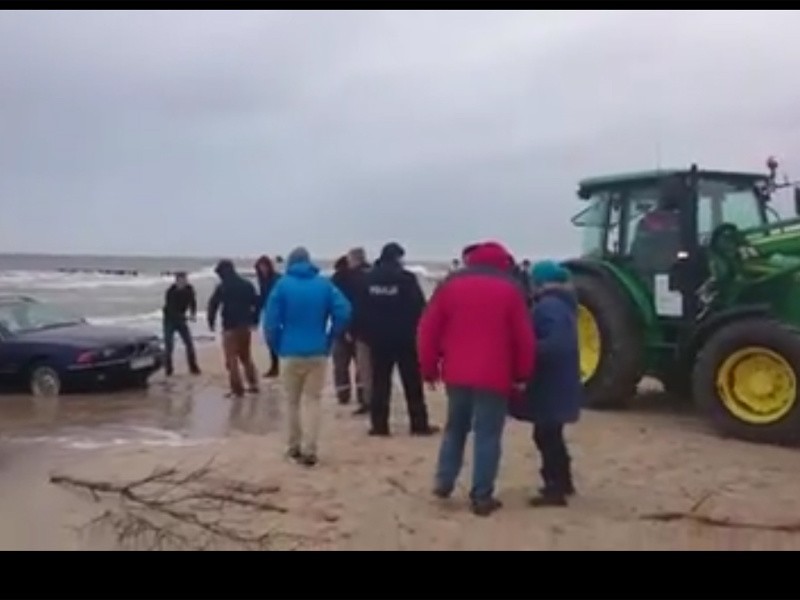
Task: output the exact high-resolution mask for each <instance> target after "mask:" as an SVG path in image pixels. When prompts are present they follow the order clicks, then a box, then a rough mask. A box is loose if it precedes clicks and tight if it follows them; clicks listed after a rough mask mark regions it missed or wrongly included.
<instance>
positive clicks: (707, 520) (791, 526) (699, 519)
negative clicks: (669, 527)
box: [639, 492, 800, 533]
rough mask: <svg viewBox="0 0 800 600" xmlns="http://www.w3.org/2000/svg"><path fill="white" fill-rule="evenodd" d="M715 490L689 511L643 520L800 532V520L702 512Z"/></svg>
mask: <svg viewBox="0 0 800 600" xmlns="http://www.w3.org/2000/svg"><path fill="white" fill-rule="evenodd" d="M714 494H715V492H708V493H707V494H705V495H704V496H702V497H701V498H700V499H699V500H698V501H697V502H695V503H694V504H693V505H692V507H691V508H690V509H689V510H687V511H666V512H656V513H648V514H644V515H641V516H640V517H639V518H640V519H641V520H643V521H660V522H662V523H670V522H674V521H690V522H693V523H697V524H699V525H705V526H707V527H717V528H725V529H748V530H751V531H776V532H781V533H798V532H800V521H795V522H791V523H758V522H755V521H738V520H736V519H734V518H732V517H712V516H710V515H707V514H703V513H702V512H700V509H701V507H702V506H703V505H704V504H705V503H706V502H707V501H708V500H709V499H710V498H711V497H713V496H714Z"/></svg>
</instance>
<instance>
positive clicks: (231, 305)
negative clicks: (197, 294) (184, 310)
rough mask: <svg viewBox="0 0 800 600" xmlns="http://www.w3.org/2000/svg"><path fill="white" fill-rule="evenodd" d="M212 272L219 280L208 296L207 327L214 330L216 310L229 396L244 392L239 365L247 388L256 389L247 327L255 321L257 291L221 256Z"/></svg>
mask: <svg viewBox="0 0 800 600" xmlns="http://www.w3.org/2000/svg"><path fill="white" fill-rule="evenodd" d="M214 272H215V273H216V274H217V275H218V276H219V278H220V283H219V285H217V288H216V289H215V290H214V293H213V294H211V298H210V299H209V300H208V328H209V329H210V330H211V331H214V327H215V324H216V320H217V313H218V312H221V313H222V347H223V350H224V352H225V367H226V368H227V370H228V379H229V382H230V388H231V391H230V394H229V395H230V396H232V397H236V398H241V397H242V396H243V395H244V391H245V390H244V384H243V383H242V374H241V371H240V364H241V367H243V368H244V375H245V379H246V380H247V391H248V392H250V393H253V394H257V393H258V376H257V374H256V367H255V364H253V355H252V349H251V341H252V340H251V330H252V329H253V328H254V327H256V326H257V325H258V313H257V312H256V309H257V308H258V294H257V293H256V289H255V287H254V286H253V284H252V283H250V282H249V281H248V280H247V279H245V278H244V277H242V276H241V275H239V274H238V273H237V272H236V267H234V266H233V262H232V261H230V260H221V261H219V263H218V264H217V267H216V269H214Z"/></svg>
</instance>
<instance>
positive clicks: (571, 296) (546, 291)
mask: <svg viewBox="0 0 800 600" xmlns="http://www.w3.org/2000/svg"><path fill="white" fill-rule="evenodd" d="M536 296H537V299H538V300H541V299H542V298H544V297H546V296H550V297H552V298H557V299H558V300H561V301H562V302H563V303H564V304H566V305H567V306H569V307H570V308H571V309H572V310H574V311H577V310H578V296H577V294H576V293H575V290H574V289H573V287H572V285H571V284H569V283H561V284H550V285H548V286H546V287H543V288H540V290H539V292H538V293H537V294H536Z"/></svg>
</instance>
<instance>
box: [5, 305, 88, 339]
mask: <svg viewBox="0 0 800 600" xmlns="http://www.w3.org/2000/svg"><path fill="white" fill-rule="evenodd" d="M81 322H83V319H81V318H80V317H77V316H75V315H71V314H69V313H66V312H64V311H62V310H60V309H58V308H56V307H54V306H50V305H48V304H41V303H39V302H31V301H24V300H23V301H19V302H10V303H0V329H4V330H5V331H7V332H8V333H10V334H12V335H13V334H17V333H25V332H30V331H41V330H43V329H53V328H56V327H65V326H67V325H75V324H76V323H81Z"/></svg>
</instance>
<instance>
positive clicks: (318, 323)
mask: <svg viewBox="0 0 800 600" xmlns="http://www.w3.org/2000/svg"><path fill="white" fill-rule="evenodd" d="M351 312H352V309H351V306H350V302H348V300H347V298H345V296H344V295H343V294H342V293H341V292H340V291H339V289H338V288H337V287H336V286H335V285H334V284H333V283H332V282H331V281H330V280H329V279H328V278H327V277H323V276H321V275H320V274H319V269H318V268H317V267H316V266H315V265H314V264H313V263H312V262H311V257H310V255H309V253H308V250H306V249H305V248H302V247H300V248H295V249H294V250H292V252H291V253H290V254H289V256H288V258H287V260H286V273H285V275H284V276H283V277H281V278H280V279H279V280H278V281H277V283H276V284H275V286H274V287H273V288H272V291H271V292H270V294H269V297H268V298H267V302H266V304H265V306H264V314H263V318H262V319H261V322H262V325H263V328H264V336H265V338H266V341H267V344H268V345H269V347H270V348H274V349H275V351H276V352H277V353H278V356H279V357H280V358H281V375H282V377H283V384H284V387H285V388H286V395H287V398H288V411H287V412H288V418H289V440H288V443H289V449H288V454H289V456H290V457H291V458H293V459H294V460H297V461H298V462H300V463H301V464H303V465H306V466H313V465H315V464H316V463H317V441H318V437H319V426H320V400H321V397H322V389H323V387H324V384H325V371H326V365H327V357H328V355H329V354H330V351H331V346H332V345H333V340H334V339H335V338H337V337H338V336H340V335H342V334H343V333H344V332H345V331H346V330H347V326H348V325H349V322H350V316H351ZM301 401H303V402H305V404H306V406H305V409H306V410H305V414H306V417H307V422H306V423H305V425H306V427H305V428H304V427H303V424H302V423H301V418H300V404H301Z"/></svg>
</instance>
